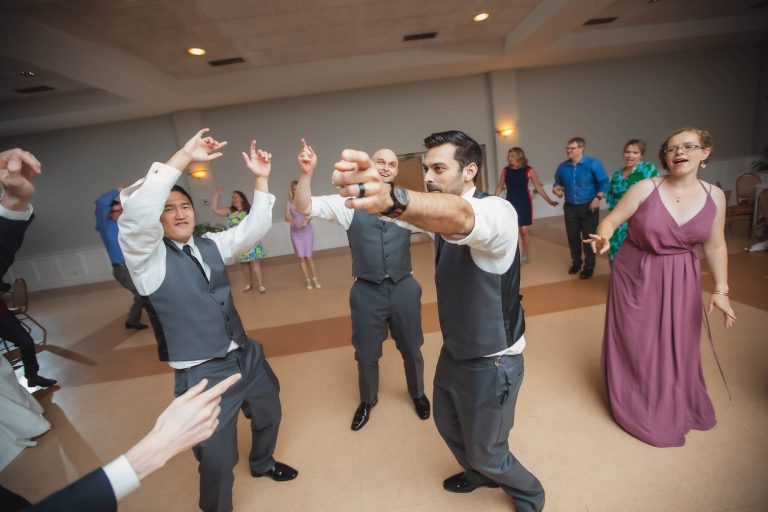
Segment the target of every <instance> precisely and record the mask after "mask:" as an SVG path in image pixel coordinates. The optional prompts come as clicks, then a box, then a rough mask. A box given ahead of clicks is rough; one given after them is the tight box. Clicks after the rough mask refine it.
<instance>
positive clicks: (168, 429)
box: [125, 373, 240, 480]
mask: <svg viewBox="0 0 768 512" xmlns="http://www.w3.org/2000/svg"><path fill="white" fill-rule="evenodd" d="M238 380H240V374H239V373H237V374H234V375H230V376H229V377H227V378H226V379H224V380H222V381H221V382H219V383H218V384H216V385H215V386H212V387H211V389H209V390H207V391H204V390H205V386H206V385H207V384H208V381H207V379H203V380H202V381H200V382H199V383H198V384H197V385H195V386H193V387H191V388H189V389H188V390H187V392H186V393H184V394H183V395H181V396H179V397H177V398H176V399H175V400H174V401H173V402H171V404H170V405H169V406H168V407H167V408H166V409H165V410H164V411H163V412H162V413H161V414H160V416H159V417H158V418H157V422H156V423H155V426H154V428H152V430H151V431H150V433H149V434H147V435H146V437H144V439H142V440H141V441H139V443H138V444H136V446H134V447H133V448H131V449H130V450H128V452H127V453H126V454H125V456H126V458H127V459H128V462H130V464H131V467H133V469H134V471H135V472H136V474H137V475H138V477H139V479H140V480H141V479H142V478H144V477H145V476H147V475H149V474H150V473H152V472H153V471H155V470H156V469H159V468H161V467H162V466H163V465H164V464H165V463H166V462H167V461H168V459H170V458H171V457H173V456H174V455H176V454H177V453H179V452H182V451H184V450H187V449H189V448H191V447H193V446H195V445H197V444H199V443H201V442H202V441H205V440H206V439H208V438H209V437H211V435H212V434H213V432H214V431H215V430H216V427H217V426H218V425H219V419H218V416H219V412H221V408H220V407H219V403H220V402H221V395H222V394H223V393H224V392H225V391H226V390H227V389H229V387H230V386H231V385H232V384H234V383H235V382H237V381H238Z"/></svg>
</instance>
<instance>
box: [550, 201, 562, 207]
mask: <svg viewBox="0 0 768 512" xmlns="http://www.w3.org/2000/svg"><path fill="white" fill-rule="evenodd" d="M548 202H549V206H557V205H559V204H560V203H558V202H557V201H548Z"/></svg>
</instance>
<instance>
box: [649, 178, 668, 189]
mask: <svg viewBox="0 0 768 512" xmlns="http://www.w3.org/2000/svg"><path fill="white" fill-rule="evenodd" d="M665 179H667V177H666V176H661V179H660V180H659V182H658V183H656V180H655V179H653V178H651V182H652V183H653V188H659V187H660V186H661V184H662V183H663V182H664V180H665Z"/></svg>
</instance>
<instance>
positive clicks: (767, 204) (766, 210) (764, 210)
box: [757, 188, 768, 223]
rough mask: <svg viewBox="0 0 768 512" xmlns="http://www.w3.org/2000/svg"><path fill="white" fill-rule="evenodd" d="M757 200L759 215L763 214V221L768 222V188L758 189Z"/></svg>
mask: <svg viewBox="0 0 768 512" xmlns="http://www.w3.org/2000/svg"><path fill="white" fill-rule="evenodd" d="M757 200H758V202H759V203H760V215H762V216H763V221H765V222H766V223H768V188H764V189H763V190H761V191H760V195H759V196H758V198H757Z"/></svg>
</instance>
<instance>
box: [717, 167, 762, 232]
mask: <svg viewBox="0 0 768 512" xmlns="http://www.w3.org/2000/svg"><path fill="white" fill-rule="evenodd" d="M758 183H762V180H761V179H760V176H758V175H757V174H754V173H751V172H747V173H744V174H742V175H741V176H739V177H738V178H736V204H734V205H731V206H729V207H728V208H727V209H726V211H725V222H726V224H727V223H728V221H732V220H733V219H734V218H735V217H746V218H747V219H748V220H749V221H750V222H749V236H750V237H751V236H752V215H753V214H754V212H755V186H757V184H758Z"/></svg>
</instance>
